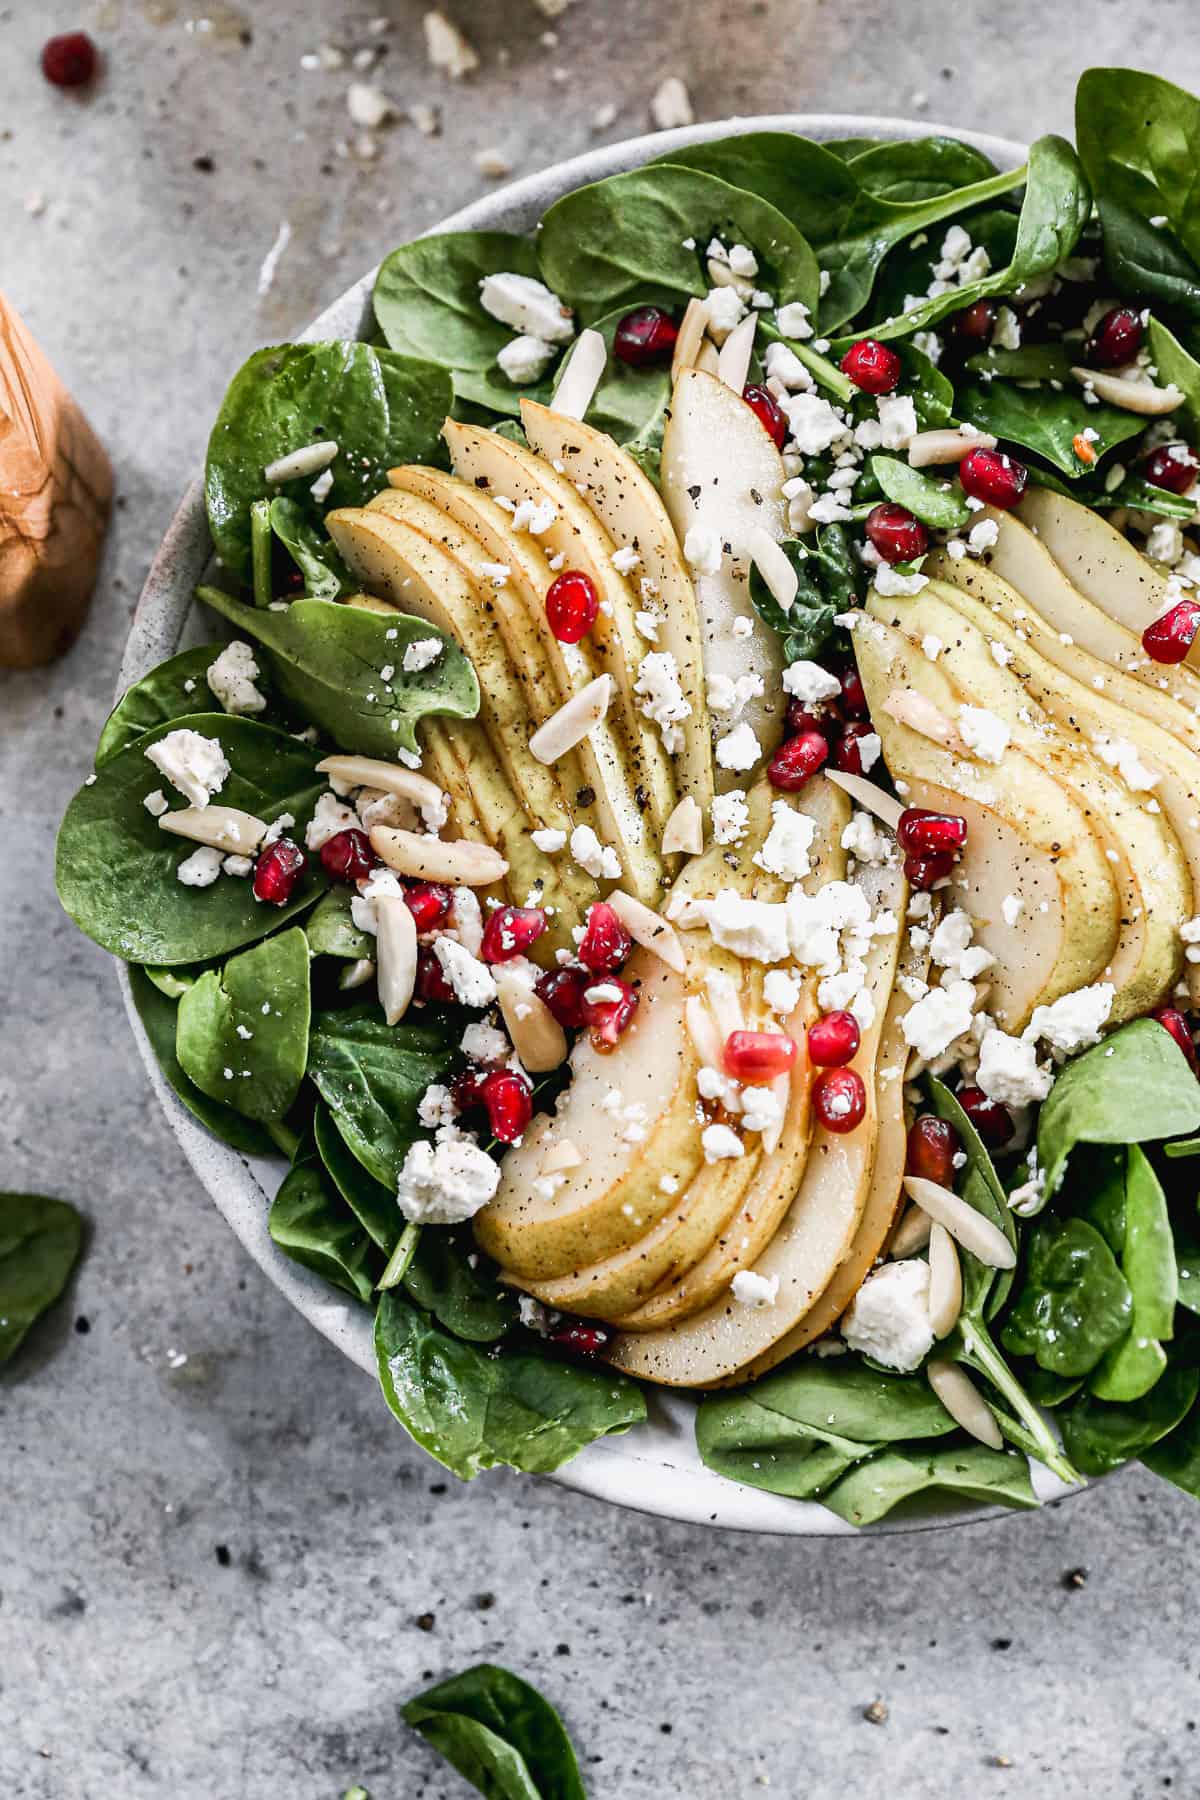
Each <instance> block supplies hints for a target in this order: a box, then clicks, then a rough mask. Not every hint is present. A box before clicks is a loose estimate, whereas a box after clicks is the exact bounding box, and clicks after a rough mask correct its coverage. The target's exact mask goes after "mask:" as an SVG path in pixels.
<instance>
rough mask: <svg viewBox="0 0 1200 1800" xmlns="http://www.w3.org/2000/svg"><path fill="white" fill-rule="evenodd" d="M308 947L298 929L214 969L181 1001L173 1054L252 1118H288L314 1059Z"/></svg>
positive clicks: (202, 1084)
mask: <svg viewBox="0 0 1200 1800" xmlns="http://www.w3.org/2000/svg"><path fill="white" fill-rule="evenodd" d="M310 1010H311V1008H310V1000H309V986H308V942H307V940H306V938H305V936H304V933H303V931H301V930H300V929H299V928H298V927H293V928H292V929H291V930H290V931H280V932H277V933H276V935H275V936H274V937H269V938H267V939H266V941H265V942H264V943H261V944H255V945H254V946H253V948H252V949H250V950H243V951H242V953H241V955H240V956H231V957H230V958H229V961H228V962H227V963H226V964H225V966H224V967H223V968H222V969H209V970H207V971H206V972H205V973H204V974H203V975H201V976H200V978H199V980H198V981H196V982H194V983H193V984H192V986H191V987H189V988H188V990H187V992H186V993H185V994H183V995H181V997H180V1000H179V1011H178V1023H177V1025H176V1031H175V1049H176V1054H177V1056H178V1058H179V1063H180V1066H181V1067H182V1069H183V1071H184V1073H185V1074H186V1075H187V1076H188V1077H189V1079H190V1080H192V1081H193V1082H195V1084H196V1086H197V1087H198V1088H199V1089H200V1091H201V1093H204V1094H207V1095H208V1097H209V1098H210V1099H211V1100H219V1101H221V1102H223V1103H224V1104H225V1105H228V1106H232V1107H233V1109H234V1111H235V1112H239V1113H244V1114H245V1116H246V1117H247V1118H248V1119H258V1120H260V1121H262V1122H263V1123H266V1122H267V1121H269V1120H272V1119H282V1117H283V1116H284V1114H285V1113H286V1112H288V1111H289V1109H290V1108H291V1106H292V1105H293V1103H294V1101H295V1099H296V1096H297V1095H298V1094H299V1092H300V1083H301V1082H302V1081H303V1080H304V1067H305V1063H306V1061H307V1059H308V1021H309V1014H310Z"/></svg>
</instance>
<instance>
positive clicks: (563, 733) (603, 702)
mask: <svg viewBox="0 0 1200 1800" xmlns="http://www.w3.org/2000/svg"><path fill="white" fill-rule="evenodd" d="M613 685H614V684H613V678H612V676H611V675H597V677H596V679H595V681H589V682H588V684H587V686H586V687H585V688H580V690H579V692H578V693H577V694H572V695H571V698H570V699H569V700H568V701H567V703H566V705H565V706H560V707H559V709H558V711H557V712H556V713H551V715H550V717H549V718H548V719H547V720H546V722H545V724H544V725H539V726H538V728H537V730H536V731H535V732H534V734H533V736H532V737H531V738H530V740H529V749H530V754H531V755H533V756H536V757H537V760H538V761H539V762H540V763H545V764H547V766H549V765H550V764H551V763H556V762H557V761H558V759H559V757H560V756H565V755H566V754H567V751H568V750H573V749H574V748H575V746H576V744H581V743H582V742H583V740H584V738H585V737H586V736H587V734H588V732H589V731H590V730H591V729H592V727H593V725H598V724H599V723H600V721H601V719H602V718H603V717H604V715H605V713H606V712H607V711H608V709H609V706H610V705H611V703H612V697H613Z"/></svg>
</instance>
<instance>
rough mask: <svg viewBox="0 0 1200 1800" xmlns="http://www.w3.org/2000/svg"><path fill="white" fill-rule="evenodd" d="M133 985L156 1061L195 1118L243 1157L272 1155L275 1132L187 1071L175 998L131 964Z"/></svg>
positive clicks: (132, 988) (168, 1084)
mask: <svg viewBox="0 0 1200 1800" xmlns="http://www.w3.org/2000/svg"><path fill="white" fill-rule="evenodd" d="M129 986H130V990H131V992H132V994H133V1004H134V1007H135V1008H136V1010H137V1015H138V1018H139V1019H140V1020H141V1022H142V1028H143V1030H144V1031H145V1033H146V1036H147V1038H148V1039H149V1042H150V1048H151V1049H152V1050H153V1052H154V1057H155V1061H156V1062H157V1063H158V1066H159V1068H160V1069H161V1070H162V1073H163V1078H164V1079H165V1081H166V1083H167V1086H168V1087H169V1088H170V1089H171V1091H172V1093H174V1094H175V1096H176V1097H177V1098H178V1099H179V1100H181V1101H182V1102H183V1104H184V1106H186V1107H187V1109H188V1111H189V1112H190V1113H191V1114H192V1116H193V1118H196V1119H199V1121H200V1123H201V1124H202V1125H203V1126H205V1127H206V1128H207V1129H208V1130H209V1131H211V1132H212V1134H213V1136H214V1137H215V1138H219V1139H220V1140H221V1142H222V1143H223V1144H228V1145H229V1147H230V1149H231V1150H240V1151H241V1153H242V1155H243V1156H269V1155H270V1154H271V1152H272V1151H273V1150H274V1149H275V1148H276V1142H277V1140H276V1138H275V1137H274V1136H273V1134H272V1132H269V1131H268V1130H267V1129H266V1127H265V1126H263V1125H260V1124H258V1123H256V1122H255V1121H254V1120H252V1119H247V1118H245V1117H244V1116H243V1114H241V1113H239V1112H235V1111H234V1109H233V1107H232V1106H228V1105H226V1104H225V1103H224V1101H221V1100H210V1099H209V1097H208V1095H207V1094H205V1093H202V1092H201V1090H200V1089H199V1088H198V1087H197V1086H196V1084H195V1082H194V1081H192V1080H191V1078H190V1077H189V1076H187V1075H185V1074H184V1071H183V1066H182V1064H181V1063H180V1061H179V1058H178V1056H177V1055H176V1053H175V1028H176V1024H177V1015H178V1009H177V1007H176V1005H175V1003H174V1001H173V1000H171V999H170V998H168V997H167V996H166V995H165V994H164V993H163V992H162V991H161V989H160V988H158V987H157V986H156V985H155V983H153V982H152V981H151V980H150V978H149V975H148V972H147V971H146V970H145V969H139V968H138V967H137V966H136V965H132V966H131V967H130V970H129ZM280 1129H281V1128H280V1127H278V1126H276V1127H274V1131H275V1132H279V1131H280Z"/></svg>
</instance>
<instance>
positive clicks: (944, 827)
mask: <svg viewBox="0 0 1200 1800" xmlns="http://www.w3.org/2000/svg"><path fill="white" fill-rule="evenodd" d="M896 836H897V838H898V839H899V841H900V847H901V849H902V850H908V851H911V853H912V854H913V855H914V856H947V855H951V854H952V853H953V852H954V851H955V850H961V849H962V847H963V845H964V844H965V843H966V841H967V821H966V820H965V819H963V818H960V817H959V815H958V814H957V813H937V812H930V811H929V810H928V808H926V807H924V806H908V807H905V809H904V811H903V812H902V813H901V814H900V823H899V824H898V825H897V827H896Z"/></svg>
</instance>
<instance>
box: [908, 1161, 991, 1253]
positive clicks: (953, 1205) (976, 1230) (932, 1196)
mask: <svg viewBox="0 0 1200 1800" xmlns="http://www.w3.org/2000/svg"><path fill="white" fill-rule="evenodd" d="M904 1191H905V1193H906V1194H907V1195H908V1197H909V1199H910V1200H915V1201H916V1203H917V1205H918V1206H919V1207H920V1208H921V1210H922V1212H927V1213H928V1214H929V1216H930V1218H931V1219H933V1220H935V1221H936V1223H937V1224H939V1225H944V1226H945V1227H946V1230H947V1231H948V1232H949V1233H950V1236H951V1237H952V1238H955V1239H956V1240H957V1241H958V1242H959V1243H960V1244H961V1245H962V1247H963V1249H964V1250H969V1251H970V1252H971V1255H972V1256H975V1257H978V1259H979V1261H980V1262H981V1263H986V1264H987V1266H988V1268H989V1269H1011V1268H1013V1267H1014V1266H1015V1264H1016V1260H1017V1253H1016V1251H1015V1250H1014V1249H1013V1247H1012V1245H1011V1244H1010V1243H1009V1241H1008V1239H1007V1238H1006V1237H1005V1235H1004V1233H1003V1232H1002V1231H1001V1229H1000V1227H999V1226H998V1225H993V1224H992V1221H991V1220H990V1219H985V1218H984V1216H983V1214H982V1213H981V1212H976V1210H975V1208H974V1207H973V1206H970V1205H968V1203H967V1202H966V1201H965V1200H964V1199H962V1198H961V1196H960V1195H958V1194H956V1193H954V1192H953V1190H952V1189H951V1188H947V1187H943V1186H942V1184H941V1182H939V1181H926V1179H925V1177H924V1176H923V1175H906V1176H905V1177H904Z"/></svg>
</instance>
